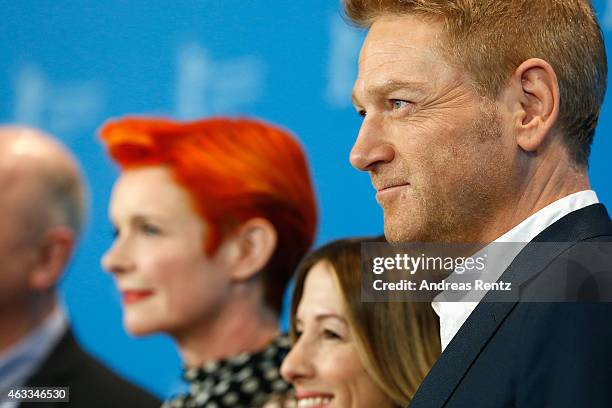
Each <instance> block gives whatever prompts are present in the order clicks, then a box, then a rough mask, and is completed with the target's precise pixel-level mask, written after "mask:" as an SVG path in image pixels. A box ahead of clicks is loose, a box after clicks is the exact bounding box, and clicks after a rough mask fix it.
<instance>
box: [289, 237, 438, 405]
mask: <svg viewBox="0 0 612 408" xmlns="http://www.w3.org/2000/svg"><path fill="white" fill-rule="evenodd" d="M374 240H375V239H344V240H339V241H335V242H332V243H330V244H327V245H325V246H323V247H321V248H319V249H317V250H316V251H314V252H312V253H311V254H309V255H308V256H307V257H306V258H305V259H304V260H303V261H302V263H301V264H300V266H299V267H298V272H297V277H296V286H295V291H294V295H293V303H292V309H291V310H292V320H291V334H292V338H293V340H294V343H295V344H294V346H293V349H292V350H291V352H290V353H289V355H288V356H287V358H286V359H285V361H284V363H283V366H282V374H283V377H284V378H285V379H287V380H288V381H289V382H291V383H292V384H293V385H294V387H295V392H296V398H297V400H298V407H311V406H316V407H326V406H327V404H333V406H334V407H336V406H337V407H342V408H348V407H363V408H371V407H377V408H387V407H389V408H391V407H403V406H406V405H407V404H408V402H410V399H411V398H412V396H413V395H414V393H415V392H416V390H417V388H418V387H419V385H420V383H421V381H422V380H423V378H424V377H425V375H426V374H427V372H428V371H429V369H430V368H431V366H432V365H433V363H434V362H435V360H436V359H437V357H438V356H439V354H440V340H439V332H438V321H437V317H436V315H435V313H434V311H433V310H432V308H431V306H430V305H429V304H428V303H409V302H362V301H361V284H360V282H361V280H360V278H361V276H360V273H361V272H360V271H361V265H360V256H361V244H362V243H364V242H371V241H374ZM330 406H332V405H330Z"/></svg>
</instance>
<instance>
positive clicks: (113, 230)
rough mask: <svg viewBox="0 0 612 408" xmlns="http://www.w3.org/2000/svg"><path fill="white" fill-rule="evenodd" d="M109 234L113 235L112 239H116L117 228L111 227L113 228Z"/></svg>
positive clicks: (117, 234)
mask: <svg viewBox="0 0 612 408" xmlns="http://www.w3.org/2000/svg"><path fill="white" fill-rule="evenodd" d="M111 234H112V236H113V239H117V237H118V236H119V228H117V227H113V229H112V230H111Z"/></svg>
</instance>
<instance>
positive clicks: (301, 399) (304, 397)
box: [295, 392, 334, 408]
mask: <svg viewBox="0 0 612 408" xmlns="http://www.w3.org/2000/svg"><path fill="white" fill-rule="evenodd" d="M295 397H296V399H297V401H298V403H297V408H324V407H326V406H327V405H328V404H330V403H331V401H332V399H333V398H334V396H333V395H332V394H324V393H320V392H297V393H296V395H295Z"/></svg>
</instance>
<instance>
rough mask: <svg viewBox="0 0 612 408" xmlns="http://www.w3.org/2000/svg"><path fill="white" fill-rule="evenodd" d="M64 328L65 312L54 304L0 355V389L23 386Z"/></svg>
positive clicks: (65, 321) (60, 335)
mask: <svg viewBox="0 0 612 408" xmlns="http://www.w3.org/2000/svg"><path fill="white" fill-rule="evenodd" d="M67 327H68V321H67V317H66V313H65V312H64V309H63V308H62V307H61V306H59V305H58V306H56V307H55V309H54V310H53V312H52V313H51V315H49V317H47V318H46V319H45V320H44V321H43V322H42V324H41V325H40V326H38V327H37V328H36V329H35V330H34V331H32V332H31V333H30V334H28V335H27V336H26V337H25V338H23V339H22V340H21V341H20V342H19V343H17V344H15V345H14V346H12V347H11V348H10V349H8V350H6V351H5V352H3V353H2V354H0V390H4V389H7V388H14V387H19V386H21V385H23V384H24V382H25V381H26V380H27V379H28V378H29V377H30V376H31V375H32V374H34V372H35V371H36V369H37V368H38V367H39V366H40V365H41V364H42V363H43V362H44V361H45V359H46V358H47V356H48V355H49V354H50V353H51V350H52V349H53V348H54V347H55V345H56V344H57V343H58V342H59V340H60V338H61V337H62V335H63V334H64V333H65V331H66V329H67Z"/></svg>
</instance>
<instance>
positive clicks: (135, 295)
mask: <svg viewBox="0 0 612 408" xmlns="http://www.w3.org/2000/svg"><path fill="white" fill-rule="evenodd" d="M152 294H153V291H152V290H123V291H121V295H122V296H123V303H124V304H126V305H129V304H132V303H136V302H140V301H141V300H144V299H146V298H148V297H149V296H151V295H152Z"/></svg>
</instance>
